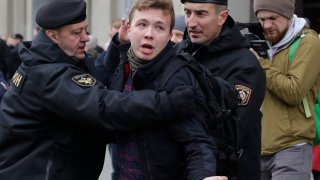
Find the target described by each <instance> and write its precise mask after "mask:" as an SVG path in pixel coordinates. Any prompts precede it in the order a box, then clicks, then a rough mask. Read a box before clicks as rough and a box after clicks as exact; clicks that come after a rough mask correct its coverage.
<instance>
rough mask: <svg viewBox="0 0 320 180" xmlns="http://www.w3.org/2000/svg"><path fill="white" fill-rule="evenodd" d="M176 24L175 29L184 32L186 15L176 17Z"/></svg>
mask: <svg viewBox="0 0 320 180" xmlns="http://www.w3.org/2000/svg"><path fill="white" fill-rule="evenodd" d="M175 19H176V20H175V23H174V27H173V29H175V30H178V31H182V32H184V29H185V28H186V24H185V22H184V15H177V16H176V17H175Z"/></svg>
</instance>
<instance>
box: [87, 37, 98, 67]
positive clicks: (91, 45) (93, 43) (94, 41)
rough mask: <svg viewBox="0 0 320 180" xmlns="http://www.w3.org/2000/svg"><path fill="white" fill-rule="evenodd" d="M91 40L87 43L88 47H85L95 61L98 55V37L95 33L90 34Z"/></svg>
mask: <svg viewBox="0 0 320 180" xmlns="http://www.w3.org/2000/svg"><path fill="white" fill-rule="evenodd" d="M88 37H89V41H88V42H87V43H86V47H85V48H84V50H85V52H86V53H87V54H88V55H90V56H91V58H92V59H93V60H94V61H95V60H96V59H97V57H98V51H97V49H96V48H97V46H98V38H96V37H95V36H93V35H88Z"/></svg>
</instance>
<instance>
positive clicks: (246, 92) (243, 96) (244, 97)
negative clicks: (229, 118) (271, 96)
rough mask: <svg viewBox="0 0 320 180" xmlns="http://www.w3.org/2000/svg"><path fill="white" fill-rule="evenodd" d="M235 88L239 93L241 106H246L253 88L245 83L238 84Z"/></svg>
mask: <svg viewBox="0 0 320 180" xmlns="http://www.w3.org/2000/svg"><path fill="white" fill-rule="evenodd" d="M235 88H236V89H237V91H238V93H239V98H240V99H239V104H238V105H239V106H246V105H248V103H249V100H250V96H251V93H252V90H251V89H250V88H248V87H246V86H243V85H239V84H238V85H236V86H235Z"/></svg>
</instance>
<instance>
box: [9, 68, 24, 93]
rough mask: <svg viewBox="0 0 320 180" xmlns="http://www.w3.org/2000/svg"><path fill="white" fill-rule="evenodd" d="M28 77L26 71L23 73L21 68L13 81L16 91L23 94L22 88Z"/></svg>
mask: <svg viewBox="0 0 320 180" xmlns="http://www.w3.org/2000/svg"><path fill="white" fill-rule="evenodd" d="M26 77H27V74H26V73H25V72H24V71H22V70H21V69H20V68H18V69H17V71H16V72H15V73H14V75H13V77H12V80H11V85H12V87H13V89H14V90H15V91H17V92H19V93H20V92H21V90H22V86H23V84H24V81H25V79H26Z"/></svg>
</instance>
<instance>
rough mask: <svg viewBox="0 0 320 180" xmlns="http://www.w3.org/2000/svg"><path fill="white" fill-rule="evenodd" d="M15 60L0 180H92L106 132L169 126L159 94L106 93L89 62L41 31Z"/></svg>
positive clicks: (2, 126) (0, 148)
mask: <svg viewBox="0 0 320 180" xmlns="http://www.w3.org/2000/svg"><path fill="white" fill-rule="evenodd" d="M20 55H21V59H22V62H23V63H22V65H21V66H20V67H19V69H18V71H17V73H16V74H15V76H14V77H13V81H12V82H11V86H10V88H9V90H8V91H7V92H6V94H5V95H4V97H3V99H2V102H1V107H0V108H1V111H0V179H3V180H4V179H6V180H44V179H47V180H97V179H98V177H99V174H100V172H101V169H102V166H103V161H104V155H105V146H106V143H107V140H108V138H110V134H109V133H110V132H114V131H116V130H118V131H119V130H121V131H126V130H130V129H138V128H141V127H144V125H153V124H155V123H160V122H163V121H165V120H168V121H169V120H173V119H174V118H175V114H174V113H173V112H172V109H171V108H172V107H171V104H172V103H170V102H169V99H168V96H167V95H166V93H165V92H161V93H160V92H159V93H156V92H155V91H144V92H132V93H130V94H129V95H124V94H122V93H119V92H117V91H109V90H106V89H105V88H104V85H103V84H101V83H99V82H97V81H96V80H95V79H94V78H93V77H92V76H91V75H90V74H89V73H90V70H89V69H90V68H91V67H93V66H94V65H93V62H92V61H91V60H90V59H86V60H83V61H77V60H75V59H73V58H72V57H69V56H67V55H66V54H65V53H64V52H63V51H62V50H61V49H60V48H59V47H58V45H57V44H55V43H54V42H52V41H51V40H50V39H49V38H48V37H47V36H46V35H45V32H44V31H40V32H39V34H38V35H37V36H36V37H35V39H34V41H33V42H32V44H31V43H30V42H25V43H24V46H22V47H21V48H20ZM172 98H173V97H172ZM137 109H138V110H139V112H140V113H134V112H136V110H137ZM129 117H130V118H129ZM106 133H108V134H106Z"/></svg>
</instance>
